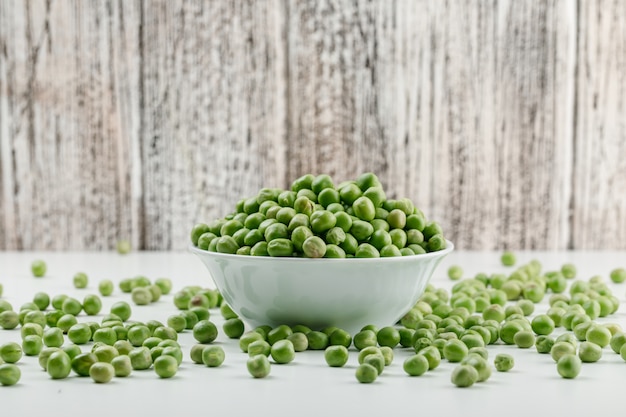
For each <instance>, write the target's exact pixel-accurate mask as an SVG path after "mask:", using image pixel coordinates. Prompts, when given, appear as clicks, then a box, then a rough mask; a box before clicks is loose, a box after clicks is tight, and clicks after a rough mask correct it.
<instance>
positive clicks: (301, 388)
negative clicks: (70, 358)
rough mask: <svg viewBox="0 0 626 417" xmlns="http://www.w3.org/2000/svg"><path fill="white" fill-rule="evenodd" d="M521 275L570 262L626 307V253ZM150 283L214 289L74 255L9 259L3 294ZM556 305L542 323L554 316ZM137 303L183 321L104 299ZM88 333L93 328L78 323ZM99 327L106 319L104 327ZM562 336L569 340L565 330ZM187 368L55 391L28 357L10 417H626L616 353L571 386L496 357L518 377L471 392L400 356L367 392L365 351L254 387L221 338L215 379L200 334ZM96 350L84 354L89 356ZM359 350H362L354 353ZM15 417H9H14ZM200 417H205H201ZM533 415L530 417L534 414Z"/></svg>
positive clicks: (542, 369) (7, 394)
mask: <svg viewBox="0 0 626 417" xmlns="http://www.w3.org/2000/svg"><path fill="white" fill-rule="evenodd" d="M517 255H518V265H520V264H522V263H524V262H527V261H529V260H530V259H534V258H536V259H538V260H540V261H541V262H542V264H543V267H544V270H553V269H556V268H560V266H561V265H562V264H563V263H565V262H573V263H574V264H575V265H576V266H577V267H578V278H581V279H585V280H587V279H588V278H589V277H591V276H592V275H596V274H600V275H602V276H603V277H605V278H606V281H607V282H609V286H610V287H611V288H612V289H613V292H614V294H615V295H616V296H617V297H618V298H619V299H620V301H621V302H622V303H624V301H625V292H626V284H613V283H611V282H610V281H609V279H608V275H609V271H610V270H611V269H613V268H615V267H618V266H621V267H623V266H626V253H625V252H615V251H613V252H518V253H517ZM36 258H41V259H44V260H45V261H46V262H47V264H48V273H47V275H46V277H44V278H34V277H33V276H32V275H31V274H30V262H31V261H32V260H33V259H36ZM452 264H459V265H462V266H463V268H464V271H465V275H466V276H473V275H475V274H476V273H478V272H486V273H494V272H505V271H511V269H507V268H505V267H503V266H502V265H501V264H500V262H499V253H495V252H462V251H456V252H453V253H452V254H450V255H449V256H448V257H447V258H446V259H444V261H443V262H442V263H441V264H440V266H439V268H438V269H437V271H436V272H435V275H434V276H433V278H432V280H431V283H432V284H433V285H435V286H436V287H443V288H450V287H451V286H452V284H453V282H452V281H450V280H448V278H447V277H446V270H447V268H448V266H450V265H452ZM78 271H83V272H86V273H87V274H88V275H89V279H90V281H89V286H88V288H86V289H81V290H79V289H75V288H74V287H73V284H72V276H73V275H74V273H76V272H78ZM139 274H141V275H145V276H147V277H148V278H150V279H155V278H158V277H169V278H170V279H172V281H173V283H174V287H173V291H172V294H173V293H174V292H175V291H176V290H177V289H180V288H182V287H183V286H185V285H191V284H193V285H202V286H206V287H214V284H213V282H212V281H211V279H210V276H209V274H208V272H207V271H206V270H205V269H204V266H203V265H202V263H201V262H200V260H199V259H197V258H195V256H194V255H192V254H189V253H184V252H182V253H172V252H149V253H148V252H145V253H139V252H135V253H131V254H128V255H124V256H122V255H118V254H117V253H113V252H110V253H94V252H88V253H85V252H78V253H77V252H65V253H61V252H58V253H36V252H0V282H1V283H3V285H4V295H3V298H4V299H6V300H7V301H9V302H10V303H11V304H13V307H14V309H16V310H17V309H19V306H20V305H21V304H23V303H25V302H27V301H30V300H31V299H32V296H33V294H34V293H35V292H37V291H45V292H47V293H48V294H49V295H50V296H53V295H56V294H67V295H71V296H74V297H77V298H79V299H82V297H83V296H84V295H85V294H88V293H97V283H98V282H99V281H100V280H101V279H105V278H108V279H111V280H113V281H114V282H115V283H116V284H117V282H118V281H119V280H120V279H122V278H126V277H132V276H135V275H139ZM547 299H548V297H546V298H545V300H544V302H542V303H541V304H540V305H538V306H537V308H536V310H535V312H536V313H537V312H544V311H545V310H546V309H547ZM119 300H127V301H129V302H130V303H131V305H132V306H133V316H132V319H134V320H149V319H156V320H160V321H162V322H165V321H166V320H167V317H168V316H170V315H172V314H175V313H176V312H177V310H176V308H175V307H174V305H173V303H172V295H171V294H170V295H169V296H164V297H162V298H161V300H160V301H158V302H156V303H153V304H151V305H149V306H134V304H132V302H131V301H130V295H129V294H123V293H121V292H120V291H119V289H118V288H117V287H116V290H115V292H114V294H113V295H112V296H110V297H103V310H102V312H103V314H104V313H108V309H109V306H110V305H111V304H113V303H114V302H116V301H119ZM79 318H80V321H87V320H93V318H88V317H87V316H84V314H83V315H81V316H79ZM96 320H98V321H99V317H96ZM211 320H212V321H214V322H215V323H216V325H217V326H218V328H219V329H220V331H221V324H222V322H223V320H222V318H221V316H220V314H219V311H218V310H213V311H212V316H211ZM599 321H602V322H613V323H618V324H620V325H621V326H622V328H624V329H626V305H622V307H621V308H620V310H618V312H617V313H616V314H614V315H612V316H610V317H608V318H606V319H599ZM560 331H562V329H561V330H560ZM8 341H16V342H21V339H20V333H19V327H18V329H15V330H12V331H8V330H0V344H2V343H6V342H8ZM179 342H180V344H181V345H182V348H183V352H184V361H183V363H182V364H181V367H180V369H179V372H178V374H177V375H176V376H175V377H174V378H171V379H159V378H158V377H157V376H156V374H155V373H154V371H152V370H148V371H134V372H133V373H132V375H131V376H130V377H128V378H115V379H114V380H113V381H112V382H110V383H108V384H95V383H94V382H92V381H91V379H90V378H80V377H77V376H75V375H74V374H72V375H71V376H70V377H69V378H67V379H65V380H52V379H50V378H49V376H48V374H47V373H46V372H44V371H43V370H42V369H41V368H40V367H39V365H38V362H37V358H36V357H27V356H24V357H23V358H22V359H21V360H20V362H18V364H19V366H20V369H21V371H22V378H21V380H20V382H19V384H18V385H16V386H13V387H1V386H0V415H1V416H22V415H42V416H44V415H45V416H57V415H58V416H61V415H63V416H75V415H82V414H88V415H90V416H101V415H102V416H104V415H108V416H111V415H130V414H131V413H132V414H139V415H150V416H165V415H176V413H180V414H184V415H216V414H215V413H220V414H221V415H235V416H240V415H252V413H255V415H272V416H298V417H304V416H316V417H319V416H321V415H342V416H353V415H358V416H383V415H391V414H398V415H411V416H414V415H450V416H453V415H463V416H471V415H476V416H478V415H480V416H489V415H496V414H497V415H508V416H516V415H524V416H528V415H537V414H538V413H540V414H547V413H550V414H552V415H568V416H574V415H583V414H587V412H590V411H594V410H595V411H602V412H607V411H610V412H613V413H617V414H618V415H622V413H621V411H623V410H626V362H625V361H623V360H622V359H621V358H620V356H619V355H617V354H615V353H614V352H613V351H612V350H610V348H609V347H607V348H605V349H604V351H603V357H602V359H601V360H600V361H599V362H597V363H594V364H583V367H582V371H581V374H580V375H579V377H578V378H576V379H574V380H565V379H562V378H561V377H560V376H559V375H558V373H557V371H556V366H555V364H554V362H553V361H552V359H551V358H550V356H549V355H540V354H538V353H536V351H535V349H534V348H532V349H526V350H524V349H519V348H516V347H513V346H505V345H494V346H489V347H488V348H489V352H490V362H491V361H492V360H493V357H495V355H496V353H498V352H507V353H510V354H512V355H513V356H514V357H515V362H516V364H515V368H514V369H513V370H512V371H510V372H508V373H498V372H496V371H495V370H494V371H493V374H492V376H491V378H490V379H489V380H488V381H486V382H484V383H479V384H475V385H474V386H472V387H470V388H466V389H460V388H456V387H455V386H454V385H452V383H451V382H450V373H451V371H452V369H453V367H454V366H455V365H454V364H451V363H448V362H446V361H445V360H443V361H442V363H441V365H440V366H439V367H438V368H437V369H435V370H433V371H429V372H428V373H427V374H426V375H424V376H421V377H408V376H407V375H406V374H405V373H404V371H403V369H402V362H403V361H404V359H405V358H406V357H408V356H409V355H410V354H411V351H410V350H408V349H402V348H397V349H396V350H395V360H394V362H393V363H392V364H391V365H390V366H389V367H387V368H386V369H385V371H384V372H383V374H382V375H381V376H380V377H379V378H378V380H377V381H376V382H375V383H373V384H360V383H358V382H357V381H356V379H355V376H354V372H355V368H356V363H357V360H356V351H354V350H351V356H350V360H349V362H348V364H347V365H346V366H345V367H344V368H330V367H328V366H327V365H326V363H325V361H324V358H323V353H322V352H320V351H307V352H302V353H297V354H296V359H295V361H294V362H292V363H291V364H288V365H272V371H271V374H270V376H269V377H267V378H265V379H254V378H252V377H251V376H250V375H249V374H248V372H247V370H246V365H245V362H246V359H247V355H246V354H244V353H242V352H241V351H240V350H239V347H238V343H237V341H234V340H229V339H227V338H225V336H224V335H223V334H220V335H219V337H218V339H217V340H216V342H215V343H218V344H219V345H220V346H223V348H224V350H225V352H226V360H225V362H224V364H223V365H222V366H221V367H220V368H207V367H204V366H203V365H197V364H194V363H192V362H191V360H190V358H189V349H190V347H191V346H192V345H193V344H194V343H195V341H194V339H193V337H192V335H191V333H190V331H186V332H184V333H182V334H180V335H179ZM88 348H89V345H85V346H84V347H83V350H85V349H88ZM352 349H354V348H352ZM5 411H10V413H8V414H7V413H6V412H5ZM199 413H201V414H199ZM529 413H530V414H529Z"/></svg>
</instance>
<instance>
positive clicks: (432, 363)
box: [416, 346, 441, 370]
mask: <svg viewBox="0 0 626 417" xmlns="http://www.w3.org/2000/svg"><path fill="white" fill-rule="evenodd" d="M416 353H419V354H421V355H424V356H425V357H426V359H428V369H429V370H432V369H435V368H437V367H438V366H439V364H440V363H441V353H440V352H439V349H438V348H436V347H435V346H427V347H425V348H424V349H422V350H420V351H419V352H416Z"/></svg>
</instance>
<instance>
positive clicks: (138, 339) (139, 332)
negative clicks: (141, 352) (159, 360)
mask: <svg viewBox="0 0 626 417" xmlns="http://www.w3.org/2000/svg"><path fill="white" fill-rule="evenodd" d="M150 334H152V333H151V332H150V329H149V328H148V326H144V325H143V324H138V325H136V326H133V327H131V328H130V329H128V334H127V337H128V341H129V342H130V343H131V344H132V345H133V346H135V347H137V346H142V345H143V343H144V341H145V340H146V339H147V338H149V337H150Z"/></svg>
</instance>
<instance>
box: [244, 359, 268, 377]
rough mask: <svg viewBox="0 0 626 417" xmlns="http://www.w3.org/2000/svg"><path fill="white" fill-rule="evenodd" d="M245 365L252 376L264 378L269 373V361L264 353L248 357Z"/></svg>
mask: <svg viewBox="0 0 626 417" xmlns="http://www.w3.org/2000/svg"><path fill="white" fill-rule="evenodd" d="M246 367H247V369H248V372H249V373H250V375H252V376H253V377H254V378H265V377H266V376H268V375H269V374H270V370H271V365H270V361H269V359H268V358H267V356H265V355H254V356H252V357H250V358H248V360H247V362H246Z"/></svg>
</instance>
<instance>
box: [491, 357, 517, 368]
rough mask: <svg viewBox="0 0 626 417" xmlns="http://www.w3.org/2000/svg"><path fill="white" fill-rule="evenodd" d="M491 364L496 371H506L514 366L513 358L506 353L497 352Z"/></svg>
mask: <svg viewBox="0 0 626 417" xmlns="http://www.w3.org/2000/svg"><path fill="white" fill-rule="evenodd" d="M493 365H494V366H495V368H496V371H498V372H508V371H510V370H511V369H513V366H515V359H514V358H513V356H511V355H509V354H508V353H498V354H497V355H496V357H495V359H494V360H493Z"/></svg>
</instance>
